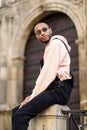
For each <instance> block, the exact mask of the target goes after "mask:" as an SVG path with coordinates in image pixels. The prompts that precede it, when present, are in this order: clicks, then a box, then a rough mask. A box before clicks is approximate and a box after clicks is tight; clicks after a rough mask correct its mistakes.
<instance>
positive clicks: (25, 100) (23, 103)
mask: <svg viewBox="0 0 87 130" xmlns="http://www.w3.org/2000/svg"><path fill="white" fill-rule="evenodd" d="M29 99H30V96H28V97H26V98H25V99H24V100H23V102H21V105H20V107H19V108H21V107H23V106H24V105H25V104H26V103H28V102H29Z"/></svg>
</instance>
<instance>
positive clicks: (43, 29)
mask: <svg viewBox="0 0 87 130" xmlns="http://www.w3.org/2000/svg"><path fill="white" fill-rule="evenodd" d="M47 30H48V28H42V30H38V31H37V32H36V35H41V32H42V31H43V32H46V31H47Z"/></svg>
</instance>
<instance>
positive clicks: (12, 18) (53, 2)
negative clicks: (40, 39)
mask: <svg viewBox="0 0 87 130" xmlns="http://www.w3.org/2000/svg"><path fill="white" fill-rule="evenodd" d="M49 11H60V12H63V13H65V14H67V15H68V16H69V17H70V18H71V19H72V21H73V23H74V24H75V27H76V30H77V34H78V39H77V40H76V44H78V49H79V67H80V68H79V75H80V78H79V82H80V107H81V108H82V109H87V1H86V0H44V1H42V0H1V1H0V129H1V130H11V127H10V126H11V125H10V124H9V123H10V114H11V109H12V108H13V107H14V106H16V105H17V104H18V103H19V102H20V101H21V100H22V91H23V67H24V59H25V57H24V49H25V44H26V40H27V37H28V36H29V34H30V33H31V31H32V28H33V26H34V25H35V23H36V22H37V21H39V20H40V19H41V18H43V16H44V15H45V13H46V12H49ZM20 47H21V49H20ZM1 117H2V118H1ZM8 117H9V118H8ZM8 119H9V120H8ZM8 124H9V126H8Z"/></svg>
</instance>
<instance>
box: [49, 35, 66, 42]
mask: <svg viewBox="0 0 87 130" xmlns="http://www.w3.org/2000/svg"><path fill="white" fill-rule="evenodd" d="M53 40H62V41H67V40H66V38H65V37H64V36H62V35H54V36H52V38H51V41H53Z"/></svg>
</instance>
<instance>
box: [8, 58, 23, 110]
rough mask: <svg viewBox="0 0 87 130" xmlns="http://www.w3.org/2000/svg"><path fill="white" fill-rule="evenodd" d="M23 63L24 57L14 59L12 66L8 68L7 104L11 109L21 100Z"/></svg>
mask: <svg viewBox="0 0 87 130" xmlns="http://www.w3.org/2000/svg"><path fill="white" fill-rule="evenodd" d="M23 63H24V57H16V58H14V59H13V61H12V65H11V66H9V79H8V85H7V102H8V104H9V106H10V107H11V108H12V107H15V106H16V105H18V103H20V102H21V100H22V92H23V90H22V89H23V88H22V87H23V66H24V65H23Z"/></svg>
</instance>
